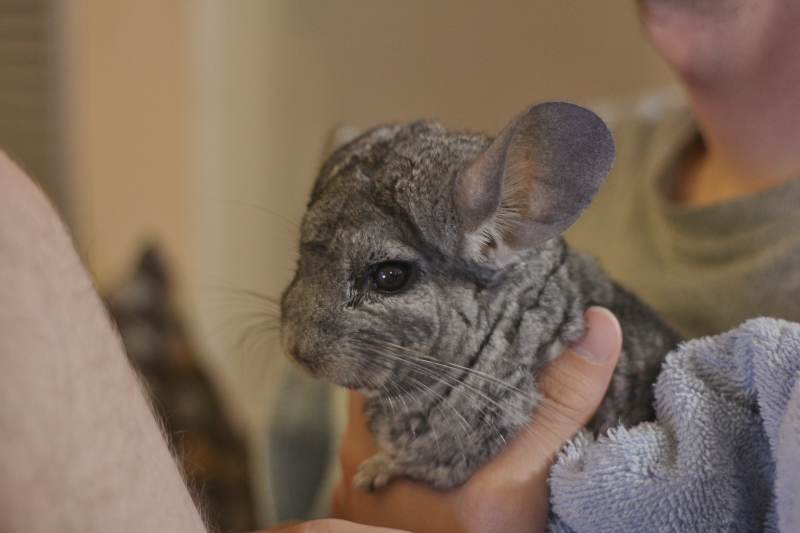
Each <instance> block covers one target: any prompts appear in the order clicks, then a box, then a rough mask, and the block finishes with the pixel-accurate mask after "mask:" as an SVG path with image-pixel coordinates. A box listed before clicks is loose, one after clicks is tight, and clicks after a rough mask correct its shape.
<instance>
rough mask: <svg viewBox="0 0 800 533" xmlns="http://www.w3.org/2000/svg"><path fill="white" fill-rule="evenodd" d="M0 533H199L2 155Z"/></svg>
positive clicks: (84, 292)
mask: <svg viewBox="0 0 800 533" xmlns="http://www.w3.org/2000/svg"><path fill="white" fill-rule="evenodd" d="M0 434H1V435H2V441H1V443H0V530H2V531H9V532H14V531H25V532H31V531H56V530H58V531H81V532H94V531H108V530H112V531H120V532H123V531H175V532H181V531H204V526H203V524H202V521H201V519H200V516H199V513H198V512H197V510H196V508H195V506H194V504H193V503H192V501H191V498H190V496H189V493H188V491H187V489H186V487H185V484H184V483H183V480H182V479H181V476H180V473H179V471H178V468H177V467H176V465H175V463H174V461H173V459H172V457H171V455H170V453H169V451H168V448H167V446H166V443H165V440H164V438H163V436H162V434H161V432H160V430H159V427H158V424H157V422H156V420H155V418H154V417H153V415H152V414H151V412H150V409H149V406H148V404H147V401H146V399H145V397H144V395H143V394H142V392H141V389H140V387H139V384H138V381H137V378H136V376H135V374H134V372H133V371H132V370H131V368H130V366H129V365H128V362H127V359H126V357H125V354H124V352H123V349H122V347H121V344H120V342H119V339H118V337H117V335H116V334H115V332H114V331H113V329H112V327H111V324H110V321H109V319H108V317H107V315H106V313H105V311H104V309H103V307H102V305H101V303H100V300H99V298H98V296H97V294H96V292H95V290H94V288H93V286H92V283H91V281H90V280H89V277H88V275H87V274H86V272H85V270H84V269H83V267H82V265H81V263H80V260H79V258H78V256H77V254H76V252H75V250H74V249H73V247H72V244H71V242H70V239H69V237H68V235H67V233H66V231H65V230H64V229H63V226H62V225H61V223H60V221H59V219H58V217H57V215H56V214H55V213H54V211H53V210H52V208H51V207H50V205H49V204H48V202H47V201H46V199H45V198H44V196H43V195H42V194H41V192H40V191H39V190H38V189H37V188H36V187H35V186H34V185H33V184H32V183H31V182H30V181H29V180H28V179H27V178H26V177H25V176H23V175H22V173H21V172H20V171H19V170H18V169H17V168H16V167H15V166H13V164H11V163H10V162H9V161H8V159H7V158H6V157H5V156H4V155H2V154H0Z"/></svg>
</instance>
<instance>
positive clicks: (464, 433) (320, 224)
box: [281, 102, 678, 490]
mask: <svg viewBox="0 0 800 533" xmlns="http://www.w3.org/2000/svg"><path fill="white" fill-rule="evenodd" d="M613 159H614V143H613V140H612V137H611V133H610V132H609V130H608V129H607V127H606V125H605V124H604V123H603V121H602V120H601V119H600V118H599V117H597V116H596V115H595V114H594V113H592V112H591V111H588V110H586V109H584V108H581V107H579V106H576V105H573V104H569V103H560V102H550V103H544V104H540V105H536V106H533V107H531V108H529V109H528V110H527V111H525V112H523V113H522V114H520V115H519V116H517V117H516V118H515V119H514V120H512V121H511V122H510V123H509V124H508V125H507V126H506V127H505V128H504V129H503V130H502V131H501V132H500V134H499V135H498V136H497V137H496V138H494V139H491V138H489V137H487V136H484V135H480V134H474V133H463V132H452V131H448V130H447V129H445V128H444V127H442V126H441V125H439V124H437V123H432V122H414V123H411V124H407V125H390V126H381V127H377V128H375V129H372V130H370V131H368V132H367V133H365V134H363V135H361V136H360V137H358V138H356V139H355V140H353V141H351V142H350V143H348V144H347V145H345V146H343V147H342V148H340V149H338V150H337V151H336V152H335V153H333V155H332V156H331V157H330V158H329V159H328V160H327V161H326V162H325V164H324V165H323V167H322V170H321V172H320V174H319V177H318V178H317V180H316V183H315V185H314V188H313V191H312V193H311V199H310V201H309V203H308V206H307V211H306V213H305V216H304V218H303V222H302V226H301V238H300V256H299V260H298V264H297V271H296V274H295V277H294V279H293V281H292V282H291V284H290V285H289V287H288V288H287V289H286V290H285V292H284V293H283V296H282V301H281V323H282V324H281V327H282V341H283V344H284V347H285V349H286V351H287V352H288V353H289V354H290V356H291V358H292V359H294V360H295V361H296V362H297V363H299V364H300V365H301V366H302V367H303V368H305V369H306V370H307V371H308V372H310V373H311V374H312V375H314V376H317V377H319V378H323V379H325V380H328V381H330V382H332V383H335V384H338V385H341V386H343V387H347V388H350V389H355V390H358V391H360V392H361V393H362V394H363V395H364V396H365V397H366V404H365V414H366V416H367V420H368V423H369V427H370V429H371V431H372V432H373V433H374V434H375V437H376V439H377V442H378V444H379V446H380V452H378V453H377V454H375V455H374V456H372V457H371V458H369V459H368V460H366V461H364V463H362V464H361V466H360V467H359V471H358V473H357V474H356V476H355V478H354V484H355V485H356V486H357V487H359V488H363V489H366V490H372V489H376V488H379V487H382V486H383V485H385V484H386V483H387V482H388V481H389V480H390V479H391V478H392V477H394V476H408V477H411V478H413V479H417V480H423V481H425V482H427V483H429V484H431V485H432V486H434V487H437V488H450V487H453V486H457V485H459V484H461V483H463V482H464V481H465V480H466V479H467V478H469V476H470V475H471V474H472V473H473V472H474V471H475V470H476V469H477V468H478V467H479V466H480V465H482V464H483V463H485V462H486V461H487V460H489V459H490V458H491V457H492V456H493V455H495V454H496V453H497V452H498V451H499V450H500V449H501V448H502V447H503V446H504V444H505V443H506V442H507V441H508V440H509V439H510V438H512V437H513V436H514V434H515V433H517V432H518V431H519V430H520V429H521V428H522V427H524V426H525V425H526V424H527V423H528V422H529V421H530V413H531V412H532V410H533V409H534V408H535V407H536V405H537V402H539V401H541V396H540V394H539V393H538V392H537V389H536V385H535V382H534V380H535V377H536V374H537V371H538V370H539V369H540V368H541V367H542V366H543V365H544V364H545V363H547V362H548V361H550V360H552V359H553V358H554V357H556V356H557V355H558V354H559V353H560V352H561V351H562V350H563V349H564V348H565V346H566V345H568V344H570V343H573V342H574V341H576V340H578V339H579V338H580V337H581V336H582V335H583V333H584V320H583V313H584V311H585V310H586V309H587V308H588V307H589V306H593V305H601V306H604V307H607V308H608V309H610V310H611V311H613V312H614V314H616V316H617V317H618V318H619V320H620V323H621V325H622V330H623V334H624V344H623V350H624V353H623V355H622V357H621V359H620V362H619V364H618V366H617V368H616V371H615V374H614V378H613V379H612V383H611V386H610V388H609V391H608V394H607V396H606V398H605V400H604V401H603V403H602V405H601V408H600V410H599V411H598V413H597V415H596V416H595V418H594V419H593V421H592V422H591V423H590V428H591V429H593V430H595V431H600V430H603V429H604V428H607V427H609V426H612V425H616V424H617V423H620V422H622V423H626V424H633V423H637V422H640V421H643V420H647V419H649V418H651V416H652V402H653V394H652V388H651V385H652V384H653V382H654V380H655V378H656V375H657V373H658V371H659V369H660V366H661V362H662V360H663V358H664V355H665V354H666V352H667V351H668V350H669V349H671V348H672V347H673V346H674V345H675V344H676V343H677V342H678V337H677V336H676V335H675V334H674V333H673V332H672V331H671V330H670V329H669V328H668V327H666V326H665V325H664V324H663V323H662V322H661V321H660V320H659V319H658V318H657V317H656V315H655V314H654V313H653V312H652V311H650V310H649V309H648V308H646V307H645V306H644V305H643V304H642V303H640V302H639V301H638V300H637V299H636V298H635V297H634V296H632V295H631V294H630V293H629V292H627V291H626V290H624V289H623V288H621V287H620V286H618V285H616V284H615V283H614V282H612V281H611V280H610V279H609V278H608V277H607V276H606V275H605V274H604V273H603V271H602V270H601V268H600V267H599V266H598V264H597V263H596V262H595V261H594V260H593V259H592V258H590V257H588V256H586V255H583V254H581V253H578V252H576V251H575V250H572V249H571V248H569V247H568V246H567V244H566V243H565V242H564V240H563V239H562V238H561V237H560V234H561V232H563V231H564V230H565V229H566V228H567V227H569V226H570V225H571V224H572V223H573V222H574V221H575V220H576V219H577V218H578V217H579V216H580V214H581V212H582V211H583V210H584V209H585V208H586V206H587V205H588V204H589V202H590V201H591V199H592V197H593V196H594V194H595V193H596V192H597V190H598V188H599V187H600V185H601V183H602V181H603V180H604V179H605V176H606V174H607V173H608V172H609V170H610V168H611V165H612V162H613Z"/></svg>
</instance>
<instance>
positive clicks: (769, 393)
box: [550, 318, 800, 532]
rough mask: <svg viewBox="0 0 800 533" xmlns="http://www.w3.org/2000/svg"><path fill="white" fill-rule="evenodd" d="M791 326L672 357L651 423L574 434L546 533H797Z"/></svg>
mask: <svg viewBox="0 0 800 533" xmlns="http://www.w3.org/2000/svg"><path fill="white" fill-rule="evenodd" d="M798 372H800V324H795V323H790V322H786V321H782V320H775V319H768V318H759V319H754V320H750V321H748V322H746V323H744V324H743V325H742V326H740V327H738V328H736V329H734V330H732V331H729V332H727V333H724V334H722V335H719V336H716V337H708V338H703V339H698V340H693V341H689V342H686V343H684V344H682V345H681V346H679V347H678V348H677V349H676V350H675V351H674V352H672V353H671V354H670V355H669V356H667V359H666V361H665V364H664V368H663V370H662V372H661V374H660V376H659V378H658V381H657V383H656V385H655V392H656V420H655V421H654V422H650V423H644V424H640V425H638V426H635V427H632V428H624V427H617V428H614V429H612V430H610V431H609V432H608V434H607V435H605V436H601V437H600V438H598V439H594V438H593V437H592V436H591V435H589V434H587V433H581V434H579V435H578V436H577V437H576V438H575V439H573V441H572V442H571V443H570V444H569V445H568V446H567V447H566V448H565V449H564V450H563V451H562V453H561V455H560V457H559V459H558V461H557V462H556V464H555V466H554V467H553V469H552V472H551V480H550V481H551V488H552V511H553V518H552V520H551V523H550V529H551V531H556V532H583V531H592V532H602V531H647V532H655V531H680V532H691V531H703V532H707V531H784V532H788V531H798V530H800V505H798V504H800V502H797V501H796V500H797V499H798V497H799V496H798V495H800V387H799V386H798V379H797V378H798Z"/></svg>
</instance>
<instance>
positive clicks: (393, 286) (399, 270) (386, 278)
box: [372, 261, 411, 293]
mask: <svg viewBox="0 0 800 533" xmlns="http://www.w3.org/2000/svg"><path fill="white" fill-rule="evenodd" d="M409 278H411V264H410V263H404V262H402V261H389V262H386V263H379V264H377V265H375V267H374V270H373V271H372V282H373V283H374V284H375V288H376V289H378V290H379V291H381V292H386V293H391V292H398V291H400V290H402V289H403V288H405V286H406V285H407V284H408V280H409Z"/></svg>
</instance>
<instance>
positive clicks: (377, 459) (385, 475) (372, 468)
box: [353, 452, 397, 492]
mask: <svg viewBox="0 0 800 533" xmlns="http://www.w3.org/2000/svg"><path fill="white" fill-rule="evenodd" d="M396 472H397V467H396V466H395V464H394V461H392V459H391V457H389V455H388V454H387V453H385V452H378V453H376V454H375V455H373V456H372V457H370V458H369V459H367V460H366V461H364V462H362V463H361V464H360V465H359V466H358V471H357V472H356V475H355V476H353V487H355V488H357V489H359V490H363V491H365V492H373V491H375V490H378V489H381V488H383V487H385V486H386V485H387V484H388V483H389V481H390V480H391V479H392V477H393V476H394V475H395V473H396Z"/></svg>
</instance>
